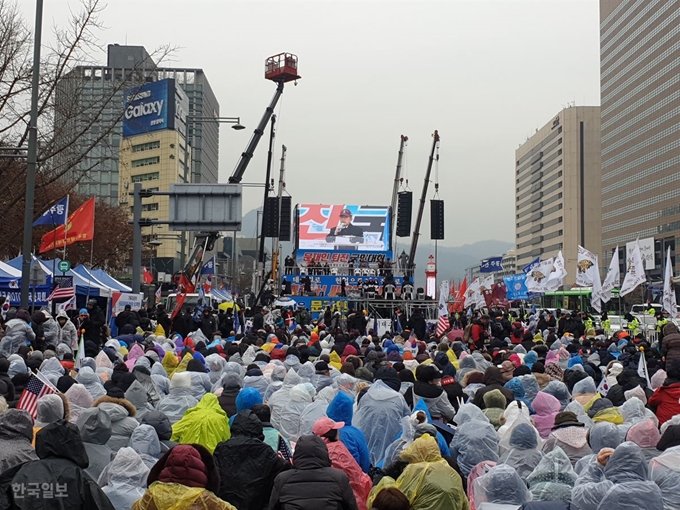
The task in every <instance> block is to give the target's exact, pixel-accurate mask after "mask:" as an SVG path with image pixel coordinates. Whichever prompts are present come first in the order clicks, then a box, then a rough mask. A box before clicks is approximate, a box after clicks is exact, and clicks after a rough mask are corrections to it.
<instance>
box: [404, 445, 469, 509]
mask: <svg viewBox="0 0 680 510" xmlns="http://www.w3.org/2000/svg"><path fill="white" fill-rule="evenodd" d="M401 459H402V460H404V461H406V462H408V463H409V465H408V466H406V469H404V471H403V472H402V474H401V476H400V477H399V478H398V479H397V482H396V486H397V488H398V489H399V490H400V491H401V492H402V493H404V495H405V496H406V497H407V498H408V500H409V502H410V503H411V509H412V510H440V509H443V508H446V509H447V510H467V509H468V508H469V505H468V501H467V498H466V497H465V492H464V490H463V483H462V481H461V479H460V475H459V474H458V473H456V471H454V470H453V468H451V467H450V466H449V464H448V463H447V462H446V461H445V460H444V459H442V457H441V455H440V453H439V447H438V446H437V441H435V439H434V438H433V437H431V436H430V435H428V434H426V435H424V436H422V437H420V438H418V439H416V440H415V441H414V442H413V443H412V444H411V445H410V446H408V447H407V448H406V449H405V450H404V451H403V452H402V453H401Z"/></svg>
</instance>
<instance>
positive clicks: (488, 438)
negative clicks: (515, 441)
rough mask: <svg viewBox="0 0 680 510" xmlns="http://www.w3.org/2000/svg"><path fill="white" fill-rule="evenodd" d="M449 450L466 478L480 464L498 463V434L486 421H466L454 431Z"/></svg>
mask: <svg viewBox="0 0 680 510" xmlns="http://www.w3.org/2000/svg"><path fill="white" fill-rule="evenodd" d="M450 449H451V456H452V457H453V458H454V459H455V460H456V462H458V467H460V470H461V472H462V473H463V474H464V475H465V476H468V475H469V474H470V471H471V470H472V468H473V467H475V466H476V465H477V464H479V463H480V462H482V461H484V460H492V461H494V462H496V461H498V434H497V433H496V430H495V429H494V428H493V425H491V424H490V423H489V422H488V421H480V420H470V421H466V422H465V423H464V424H463V425H461V426H459V427H458V429H457V430H456V435H455V436H454V437H453V440H452V441H451V445H450Z"/></svg>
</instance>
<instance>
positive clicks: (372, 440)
mask: <svg viewBox="0 0 680 510" xmlns="http://www.w3.org/2000/svg"><path fill="white" fill-rule="evenodd" d="M410 414H411V410H410V409H409V407H408V405H407V404H406V401H405V400H404V397H403V396H402V395H401V394H400V393H399V392H398V391H394V390H393V389H392V388H390V387H389V386H387V384H385V383H384V382H383V381H381V380H378V381H376V382H375V383H374V384H373V385H372V386H371V387H370V388H369V389H368V391H367V392H366V394H365V395H364V396H363V398H362V399H361V401H360V402H359V407H358V409H357V412H356V414H355V415H354V426H355V427H357V428H358V429H359V430H361V431H362V432H363V433H364V437H365V438H366V443H367V444H368V451H369V455H370V458H371V464H373V465H374V466H377V465H378V464H379V463H380V462H382V461H383V460H384V457H385V450H386V449H387V447H388V446H389V445H390V444H391V443H392V442H393V441H394V440H395V438H396V437H397V434H399V431H400V430H401V418H403V417H404V416H408V415H410ZM492 429H493V427H492Z"/></svg>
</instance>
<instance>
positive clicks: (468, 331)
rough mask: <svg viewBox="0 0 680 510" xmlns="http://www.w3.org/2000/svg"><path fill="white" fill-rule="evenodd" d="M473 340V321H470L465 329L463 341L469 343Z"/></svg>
mask: <svg viewBox="0 0 680 510" xmlns="http://www.w3.org/2000/svg"><path fill="white" fill-rule="evenodd" d="M471 341H472V321H470V322H468V325H467V326H465V329H464V330H463V343H465V344H469V343H470V342H471Z"/></svg>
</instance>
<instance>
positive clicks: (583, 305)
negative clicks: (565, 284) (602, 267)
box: [532, 287, 623, 315]
mask: <svg viewBox="0 0 680 510" xmlns="http://www.w3.org/2000/svg"><path fill="white" fill-rule="evenodd" d="M592 294H593V289H592V288H590V287H578V288H575V289H569V290H557V291H554V292H546V293H545V295H543V296H541V297H537V298H534V299H533V300H532V302H533V303H534V304H536V305H539V304H540V306H541V308H547V309H562V310H576V311H583V312H587V313H589V314H595V313H597V312H596V311H595V310H593V308H592V306H590V298H591V296H592ZM621 307H623V303H621ZM602 311H603V312H607V313H612V314H615V315H620V307H619V290H618V289H614V290H612V298H611V299H610V300H609V302H608V303H602Z"/></svg>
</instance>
